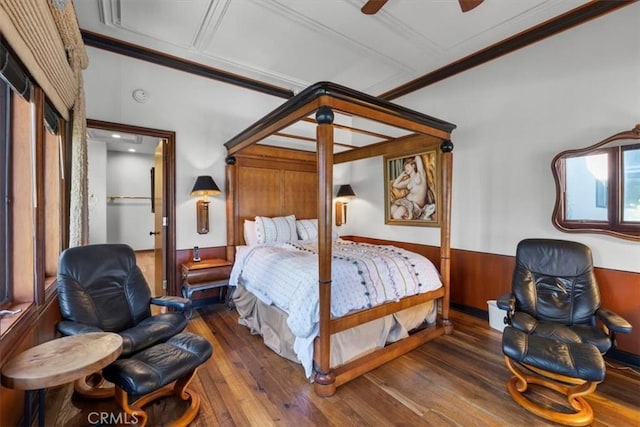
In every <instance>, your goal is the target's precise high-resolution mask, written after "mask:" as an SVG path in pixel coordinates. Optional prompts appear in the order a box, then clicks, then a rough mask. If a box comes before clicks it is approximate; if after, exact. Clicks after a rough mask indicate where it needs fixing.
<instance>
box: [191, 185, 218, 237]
mask: <svg viewBox="0 0 640 427" xmlns="http://www.w3.org/2000/svg"><path fill="white" fill-rule="evenodd" d="M218 194H220V189H219V188H218V186H217V185H216V183H215V181H214V180H213V178H211V177H210V176H199V177H198V178H197V179H196V183H195V184H193V190H191V195H192V196H195V197H198V196H202V199H201V200H198V203H196V215H197V216H196V218H197V224H198V225H197V227H198V234H207V233H208V232H209V200H208V196H217V195H218Z"/></svg>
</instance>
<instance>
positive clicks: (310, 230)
mask: <svg viewBox="0 0 640 427" xmlns="http://www.w3.org/2000/svg"><path fill="white" fill-rule="evenodd" d="M296 231H297V232H298V238H299V239H300V240H317V239H318V220H317V219H299V220H297V221H296ZM339 237H340V236H338V233H336V231H335V230H333V233H332V234H331V238H332V240H337V239H338V238H339Z"/></svg>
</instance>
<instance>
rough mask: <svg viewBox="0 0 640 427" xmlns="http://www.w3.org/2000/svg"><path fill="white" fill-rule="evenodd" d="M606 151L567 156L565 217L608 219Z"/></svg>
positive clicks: (575, 219)
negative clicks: (603, 152)
mask: <svg viewBox="0 0 640 427" xmlns="http://www.w3.org/2000/svg"><path fill="white" fill-rule="evenodd" d="M607 162H608V156H607V154H606V153H605V154H592V155H589V156H580V157H570V158H567V159H566V194H565V197H566V201H565V203H566V207H567V213H566V218H567V220H570V221H581V220H592V221H606V220H607V218H608V210H607V206H606V188H607V181H608V170H607V169H608V168H607Z"/></svg>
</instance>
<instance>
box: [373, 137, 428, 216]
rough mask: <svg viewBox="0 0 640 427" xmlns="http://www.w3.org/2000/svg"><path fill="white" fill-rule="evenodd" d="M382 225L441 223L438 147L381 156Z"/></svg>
mask: <svg viewBox="0 0 640 427" xmlns="http://www.w3.org/2000/svg"><path fill="white" fill-rule="evenodd" d="M384 203H385V224H389V225H416V226H422V227H439V226H440V210H441V209H440V206H441V201H440V152H439V150H438V149H437V147H434V148H429V149H425V150H421V151H418V152H412V153H403V154H402V155H387V156H384Z"/></svg>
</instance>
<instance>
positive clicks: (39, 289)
mask: <svg viewBox="0 0 640 427" xmlns="http://www.w3.org/2000/svg"><path fill="white" fill-rule="evenodd" d="M44 97H45V95H44V91H43V90H42V89H41V88H40V87H38V86H35V87H34V90H33V107H32V108H33V111H34V115H33V118H34V121H33V123H34V124H35V128H34V130H33V132H34V148H35V150H34V159H33V162H34V163H33V164H34V167H35V171H34V175H33V177H34V181H35V182H34V187H33V188H34V191H35V206H34V218H35V221H34V230H33V233H34V237H35V242H37V244H36V245H35V247H34V254H33V256H34V274H35V284H36V286H35V288H34V295H33V297H34V301H35V302H36V304H38V305H41V304H43V303H44V301H45V295H44V278H45V263H46V253H45V251H46V245H47V243H48V242H47V241H46V235H45V214H46V212H45V209H44V206H45V205H44V200H45V191H46V189H45V185H44V179H45V177H44V173H45V158H44V140H45V137H44V135H45V132H46V129H45V121H44V99H45V98H44Z"/></svg>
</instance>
